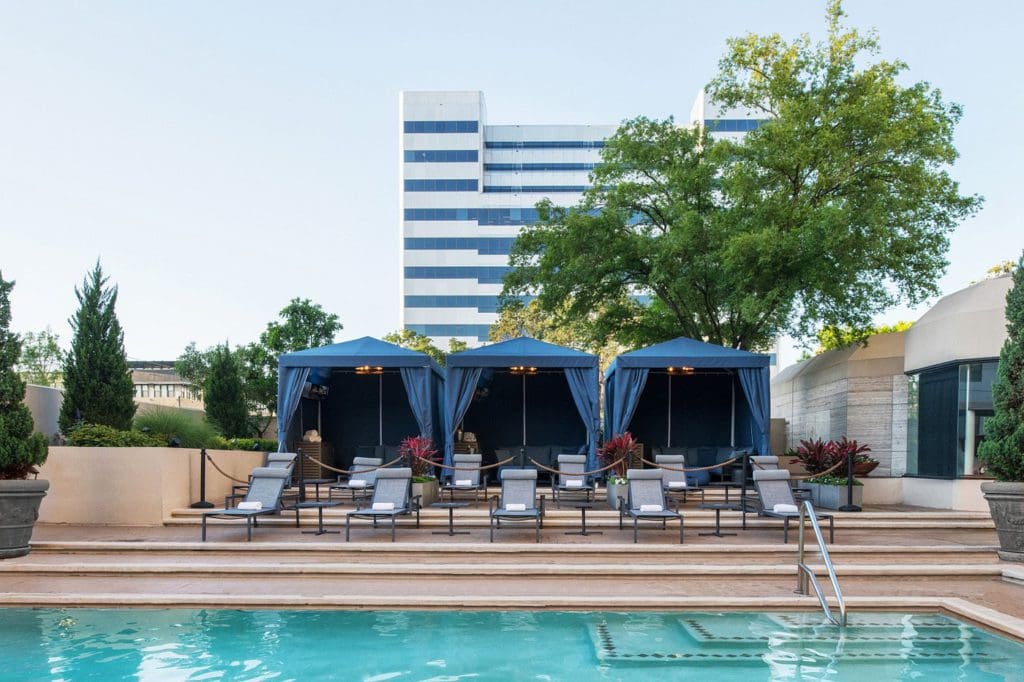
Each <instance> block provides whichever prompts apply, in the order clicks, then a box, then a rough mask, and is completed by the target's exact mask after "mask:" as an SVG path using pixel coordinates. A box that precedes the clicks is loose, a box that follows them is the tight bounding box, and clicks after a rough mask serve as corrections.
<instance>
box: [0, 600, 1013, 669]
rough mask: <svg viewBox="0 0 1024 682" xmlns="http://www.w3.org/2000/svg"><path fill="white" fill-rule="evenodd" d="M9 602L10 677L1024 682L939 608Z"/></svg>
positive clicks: (5, 639) (982, 635)
mask: <svg viewBox="0 0 1024 682" xmlns="http://www.w3.org/2000/svg"><path fill="white" fill-rule="evenodd" d="M850 620H851V626H850V627H848V628H847V629H846V630H844V631H842V632H841V631H840V630H839V629H838V628H836V627H834V626H831V625H826V624H825V623H824V622H823V619H822V617H821V615H820V614H810V613H774V614H772V613H766V614H759V613H661V612H659V613H653V612H639V613H615V612H547V611H544V612H536V611H510V612H486V611H473V612H455V611H229V610H190V609H163V610H151V609H131V610H103V609H3V610H0V647H2V649H0V650H2V651H3V652H4V653H3V661H2V663H0V671H2V672H0V675H2V676H3V679H10V680H82V679H104V680H114V679H141V680H182V679H194V680H200V679H202V680H214V679H227V680H271V679H273V680H311V679H337V680H369V681H371V682H383V681H384V680H434V681H437V682H440V681H442V680H463V679H472V680H581V679H603V680H619V679H628V680H644V679H658V680H682V679H711V677H712V676H714V679H715V680H830V681H831V680H865V679H869V676H871V677H873V679H874V680H875V681H877V682H881V681H882V680H897V679H912V678H918V679H922V680H951V679H956V680H970V681H974V680H1022V679H1024V672H1022V665H1024V645H1021V644H1019V643H1017V642H1014V641H1011V640H1008V639H1004V638H1002V637H999V636H996V635H993V634H991V633H989V632H986V631H984V630H980V629H978V628H975V627H972V626H970V625H967V624H964V623H961V622H958V621H956V620H953V619H951V618H947V617H945V616H941V615H927V614H923V615H922V614H915V615H897V614H883V613H862V614H851V619H850Z"/></svg>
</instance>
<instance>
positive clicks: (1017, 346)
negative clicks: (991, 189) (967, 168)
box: [978, 256, 1024, 561]
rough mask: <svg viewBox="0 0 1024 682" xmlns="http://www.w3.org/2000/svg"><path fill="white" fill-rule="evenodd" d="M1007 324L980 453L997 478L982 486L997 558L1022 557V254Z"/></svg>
mask: <svg viewBox="0 0 1024 682" xmlns="http://www.w3.org/2000/svg"><path fill="white" fill-rule="evenodd" d="M1006 329H1007V337H1006V343H1004V344H1003V349H1002V351H1000V353H999V369H998V370H997V374H996V380H995V382H994V383H993V384H992V398H993V403H994V407H995V415H994V416H992V417H990V418H989V419H988V423H987V424H986V428H985V440H984V442H982V444H981V447H980V448H979V450H978V458H979V459H980V461H981V462H982V464H983V466H984V472H985V473H987V474H989V475H991V476H992V477H993V478H995V479H996V480H995V481H993V482H989V483H983V484H982V485H981V491H982V493H984V495H985V499H986V500H988V506H989V509H990V510H991V512H992V520H993V521H994V522H995V525H996V532H997V533H998V534H999V547H1000V550H999V558H1000V559H1004V560H1006V561H1024V256H1021V259H1020V261H1019V262H1018V263H1017V267H1016V268H1015V269H1014V271H1013V287H1012V288H1011V289H1010V291H1009V292H1008V293H1007V294H1006Z"/></svg>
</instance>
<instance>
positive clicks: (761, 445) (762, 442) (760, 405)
mask: <svg viewBox="0 0 1024 682" xmlns="http://www.w3.org/2000/svg"><path fill="white" fill-rule="evenodd" d="M736 372H737V374H739V377H740V386H742V387H743V394H744V395H745V396H746V397H747V404H748V405H749V406H750V414H751V416H753V418H754V428H755V429H757V431H758V433H757V434H756V435H757V436H758V437H757V438H755V439H754V443H755V444H756V445H757V454H759V455H770V454H772V447H771V442H770V440H769V438H768V430H769V427H770V426H771V414H772V406H771V392H770V391H771V387H770V383H769V380H768V368H767V367H740V368H737V370H736Z"/></svg>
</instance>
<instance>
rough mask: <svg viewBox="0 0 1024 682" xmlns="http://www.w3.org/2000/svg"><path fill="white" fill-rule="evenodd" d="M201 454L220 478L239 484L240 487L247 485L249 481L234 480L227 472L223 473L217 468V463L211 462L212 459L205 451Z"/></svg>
mask: <svg viewBox="0 0 1024 682" xmlns="http://www.w3.org/2000/svg"><path fill="white" fill-rule="evenodd" d="M203 454H204V455H206V459H207V460H208V461H209V462H210V464H211V465H212V466H213V468H214V469H216V470H217V471H218V472H219V473H220V475H221V476H223V477H224V478H227V479H230V480H232V481H234V482H235V483H240V484H242V485H249V480H248V479H246V480H244V481H243V480H242V479H240V478H235V477H234V476H232V475H231V474H229V473H228V472H226V471H224V470H223V469H221V468H220V467H219V466H217V463H216V462H214V461H213V457H211V456H210V455H209V454H207V453H206V452H205V451H204V452H203Z"/></svg>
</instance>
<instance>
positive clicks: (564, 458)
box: [551, 455, 594, 509]
mask: <svg viewBox="0 0 1024 682" xmlns="http://www.w3.org/2000/svg"><path fill="white" fill-rule="evenodd" d="M586 470H587V456H586V455H559V456H558V480H557V481H553V482H552V484H551V496H552V497H554V498H555V506H556V507H558V508H559V509H561V508H562V497H563V496H564V495H566V494H569V495H570V496H573V495H579V494H580V493H583V495H585V496H586V501H587V502H590V498H591V497H592V496H593V495H594V484H593V483H591V482H590V479H589V478H588V477H587V476H585V475H584V473H583V472H585V471H586Z"/></svg>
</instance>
